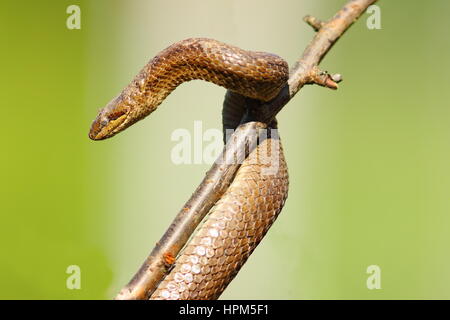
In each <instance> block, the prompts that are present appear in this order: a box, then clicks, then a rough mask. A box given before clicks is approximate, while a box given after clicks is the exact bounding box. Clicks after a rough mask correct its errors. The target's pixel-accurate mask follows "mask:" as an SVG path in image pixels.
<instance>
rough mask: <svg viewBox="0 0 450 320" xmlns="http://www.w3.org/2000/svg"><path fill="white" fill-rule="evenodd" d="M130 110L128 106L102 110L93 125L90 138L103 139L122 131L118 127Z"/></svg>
mask: <svg viewBox="0 0 450 320" xmlns="http://www.w3.org/2000/svg"><path fill="white" fill-rule="evenodd" d="M128 111H129V109H128V108H117V109H112V110H109V109H106V108H105V109H103V110H101V111H100V112H99V114H98V116H97V118H95V120H94V122H93V123H92V125H91V129H90V131H89V138H91V139H92V140H103V139H106V138H109V137H112V136H113V135H115V134H116V133H118V132H119V131H120V130H118V129H119V128H120V126H121V125H123V124H124V122H125V120H126V118H127V115H128Z"/></svg>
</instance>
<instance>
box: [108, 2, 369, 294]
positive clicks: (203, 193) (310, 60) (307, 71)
mask: <svg viewBox="0 0 450 320" xmlns="http://www.w3.org/2000/svg"><path fill="white" fill-rule="evenodd" d="M376 1H377V0H351V1H348V2H347V4H345V6H344V7H343V8H342V9H341V10H339V11H338V12H337V13H336V14H335V15H334V17H333V18H331V19H330V20H329V21H327V22H323V21H320V20H318V19H316V18H314V17H312V16H306V17H305V18H304V20H305V22H307V23H308V24H309V25H310V26H312V27H313V29H314V30H316V31H317V33H316V35H315V37H314V38H313V39H312V41H311V42H310V43H309V45H308V46H307V47H306V49H305V51H304V52H303V54H302V56H301V57H300V59H299V60H298V61H297V62H296V63H295V65H294V66H293V68H292V69H291V71H290V77H289V80H288V82H287V84H286V86H285V87H284V88H283V89H282V90H281V91H280V93H279V94H278V96H277V97H276V98H275V99H273V100H272V101H270V102H267V103H262V102H259V101H252V103H251V106H250V105H249V108H248V112H247V114H246V116H245V117H244V119H243V121H242V122H243V124H242V125H240V126H239V127H238V128H237V130H236V131H235V132H234V133H233V135H232V136H231V139H229V141H228V142H227V144H226V146H225V148H224V150H223V152H222V154H221V155H220V156H219V159H218V161H216V163H214V165H213V166H212V167H211V169H210V170H209V171H208V173H207V174H206V176H205V178H204V179H203V181H202V182H201V184H200V185H199V187H198V188H197V189H196V191H195V192H194V194H193V195H192V196H191V198H190V199H189V200H188V202H187V203H186V204H185V206H184V207H183V209H181V211H180V212H179V213H178V214H177V216H176V217H175V219H174V221H173V222H172V224H171V225H170V226H169V228H168V230H167V231H166V232H165V234H164V235H163V237H162V238H161V240H160V241H159V242H158V243H156V246H155V248H154V249H153V250H152V252H151V253H150V255H149V256H148V258H147V259H146V261H145V262H144V263H143V265H142V266H141V268H140V269H139V271H138V272H137V273H136V275H135V276H134V277H133V279H132V280H131V281H130V283H128V285H126V286H125V287H124V288H123V289H122V290H121V291H120V293H119V294H118V295H117V297H116V299H127V300H128V299H147V298H148V297H149V296H150V295H151V294H152V293H153V291H154V290H155V289H156V287H157V286H158V283H159V282H160V281H161V280H162V279H163V278H164V276H165V275H166V274H167V273H168V271H169V270H170V269H171V266H172V264H173V262H174V260H175V257H176V256H177V255H178V253H179V252H180V251H181V249H182V248H183V246H184V245H185V244H186V242H187V241H188V240H189V237H190V236H191V234H192V233H193V232H194V230H195V228H196V227H197V226H198V224H199V223H200V222H201V221H202V219H203V218H204V217H205V215H206V214H207V213H208V212H209V210H210V209H211V208H212V207H213V205H214V203H215V202H216V201H217V200H218V199H219V198H220V197H221V196H222V195H223V193H224V192H225V190H226V189H227V188H228V187H229V185H230V184H231V182H232V181H233V178H234V176H235V174H236V172H237V170H238V169H239V166H240V165H239V163H240V162H236V161H235V159H236V158H237V159H242V158H243V157H245V155H246V154H248V153H249V152H251V151H252V148H254V147H255V145H252V144H249V141H251V140H252V138H251V135H254V133H255V132H257V130H259V129H265V128H267V124H269V123H271V122H272V121H273V120H274V119H275V116H276V115H277V114H278V112H280V111H281V109H282V108H283V107H284V106H285V105H286V104H287V103H288V102H289V101H290V100H291V99H292V98H293V97H294V96H295V95H296V94H297V92H298V91H299V90H300V89H301V88H302V87H303V86H304V85H306V84H318V85H320V86H324V87H327V88H330V89H337V88H338V85H337V83H338V82H339V81H341V80H342V77H341V76H340V75H339V74H334V75H330V74H328V73H326V72H323V71H321V70H320V69H319V67H318V65H319V63H320V62H321V61H322V59H323V58H324V57H325V55H326V54H327V53H328V51H329V50H330V49H331V48H332V46H333V45H334V43H335V42H336V41H337V40H338V39H339V38H340V37H341V36H342V35H343V34H344V33H345V31H346V30H347V29H348V28H349V27H350V26H351V25H352V24H353V23H354V22H355V21H356V20H357V19H358V18H359V17H360V16H361V14H362V13H363V12H364V11H365V10H366V9H367V7H369V6H370V5H371V4H373V3H375V2H376Z"/></svg>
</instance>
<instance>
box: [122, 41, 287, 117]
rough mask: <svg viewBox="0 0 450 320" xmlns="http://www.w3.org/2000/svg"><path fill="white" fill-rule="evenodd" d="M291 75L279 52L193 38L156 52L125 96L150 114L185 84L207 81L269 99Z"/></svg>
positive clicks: (244, 93)
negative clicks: (253, 49) (143, 107)
mask: <svg viewBox="0 0 450 320" xmlns="http://www.w3.org/2000/svg"><path fill="white" fill-rule="evenodd" d="M287 76H288V65H287V63H286V62H285V61H284V60H283V59H282V58H280V57H278V56H277V55H274V54H269V53H263V52H250V51H245V50H242V49H240V48H238V47H234V46H230V45H228V44H225V43H222V42H219V41H216V40H212V39H206V38H192V39H186V40H183V41H180V42H178V43H175V44H173V45H171V46H170V47H168V48H167V49H165V50H163V51H161V52H160V53H159V54H158V55H156V56H155V58H153V59H152V60H151V61H150V62H149V63H148V64H147V65H146V66H145V67H144V68H143V69H142V70H141V72H140V73H139V74H138V75H137V76H136V78H135V80H134V81H133V82H132V83H131V84H130V87H129V88H127V89H126V90H125V91H124V92H123V94H122V95H124V96H125V97H124V98H127V96H129V97H130V98H131V100H132V101H130V102H134V103H133V104H134V105H139V106H143V105H144V106H145V111H146V113H147V114H150V113H151V112H152V111H154V110H155V109H156V108H157V107H158V106H159V105H160V104H161V103H162V101H163V100H164V99H165V98H166V97H167V96H168V95H169V94H170V93H171V92H172V91H173V90H174V89H175V88H176V87H177V86H179V85H180V84H181V83H183V82H187V81H191V80H205V81H208V82H212V83H214V84H216V85H219V86H222V87H225V88H227V89H229V90H231V91H233V92H237V93H239V94H242V95H243V96H246V97H249V98H253V99H258V100H262V101H268V100H270V99H272V98H273V97H274V96H276V94H277V93H278V92H279V91H280V88H281V86H282V85H283V84H284V83H285V82H286V80H287ZM143 102H145V103H143Z"/></svg>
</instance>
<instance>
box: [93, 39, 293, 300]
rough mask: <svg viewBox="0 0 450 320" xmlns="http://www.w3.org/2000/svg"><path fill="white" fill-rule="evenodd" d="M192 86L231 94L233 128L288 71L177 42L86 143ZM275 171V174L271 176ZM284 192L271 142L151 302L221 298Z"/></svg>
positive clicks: (249, 160)
mask: <svg viewBox="0 0 450 320" xmlns="http://www.w3.org/2000/svg"><path fill="white" fill-rule="evenodd" d="M195 79H201V80H206V81H210V82H213V83H215V84H217V85H220V86H223V87H225V88H227V89H228V90H229V91H228V94H227V95H226V99H225V102H224V109H223V124H224V128H236V127H237V126H238V125H239V124H240V122H241V118H242V116H243V114H244V112H245V107H244V106H243V103H244V100H245V99H246V98H245V97H248V98H251V99H257V100H261V101H269V100H271V99H273V98H274V97H275V96H276V95H277V94H278V93H279V91H280V90H281V88H282V87H283V86H284V85H285V83H286V81H287V79H288V65H287V63H286V62H285V61H284V60H283V59H282V58H280V57H278V56H276V55H273V54H269V53H262V52H250V51H245V50H242V49H239V48H237V47H234V46H230V45H227V44H224V43H222V42H219V41H216V40H212V39H187V40H183V41H180V42H178V43H175V44H174V45H172V46H170V47H168V48H167V49H165V50H163V51H162V52H160V53H159V54H158V55H157V56H156V57H155V58H153V59H152V60H151V61H150V62H149V63H148V64H147V65H146V66H145V67H144V68H143V69H142V70H141V72H140V73H139V74H138V75H137V76H136V77H135V79H134V80H133V81H132V82H131V83H130V84H129V85H128V86H127V87H126V88H125V89H124V90H123V91H122V93H121V94H120V95H119V96H118V97H116V98H115V99H113V100H112V101H111V102H110V103H109V104H108V105H107V106H106V107H105V108H103V109H102V110H101V111H100V112H99V114H98V116H97V118H96V119H95V120H94V122H93V124H92V127H91V130H90V132H89V137H90V138H91V139H93V140H101V139H105V138H109V137H111V136H113V135H115V134H117V133H118V132H121V131H123V130H124V129H125V128H127V127H128V126H130V125H132V124H133V123H135V122H136V121H139V120H140V119H142V118H144V117H146V116H147V115H149V114H150V113H151V112H152V111H154V110H155V109H156V107H157V106H158V105H159V104H160V103H161V102H162V101H163V100H164V98H165V97H166V96H167V95H168V94H170V92H171V91H173V90H174V89H175V88H176V87H177V86H178V85H179V84H181V83H183V82H186V81H189V80H195ZM275 125H276V124H275V123H272V124H270V126H271V127H275ZM275 161H276V165H275V166H274V162H275ZM271 167H275V168H276V170H267V169H269V168H271ZM287 193H288V173H287V166H286V163H285V160H284V155H283V151H282V147H281V143H280V141H279V139H278V138H277V137H275V136H269V137H268V138H267V139H263V140H262V141H260V142H259V144H258V146H257V147H256V148H255V149H254V150H253V151H251V152H250V154H249V155H248V157H246V158H245V160H244V161H243V162H242V164H241V166H240V168H239V169H238V171H237V173H236V176H235V178H234V180H233V181H232V183H231V185H230V186H229V188H228V189H227V190H226V192H225V193H224V194H223V195H222V197H221V198H220V199H219V201H218V202H217V203H216V204H215V205H214V207H213V208H212V209H211V210H210V212H209V214H208V216H207V217H206V218H205V219H204V221H203V224H202V225H200V226H199V227H198V228H197V230H196V232H195V234H194V235H193V236H192V237H191V239H190V240H189V242H188V243H187V244H186V245H185V247H184V249H183V250H182V251H181V252H180V254H179V255H178V256H177V257H176V261H175V264H174V267H173V268H172V269H171V270H170V272H169V273H168V274H167V275H166V277H165V278H164V279H163V281H162V282H161V283H160V284H159V285H158V287H157V288H156V290H155V291H154V292H153V294H152V295H151V297H150V298H151V299H217V298H218V297H219V296H220V294H221V293H222V292H223V290H224V289H225V288H226V286H227V285H228V284H229V283H230V281H231V280H232V279H233V278H234V276H235V275H236V274H237V272H238V271H239V269H240V268H241V266H242V265H243V264H244V263H245V261H246V260H247V258H248V256H249V255H250V254H251V253H252V251H253V250H254V249H255V248H256V246H257V245H258V244H259V242H260V241H261V239H262V238H263V237H264V235H265V234H266V232H267V230H268V229H269V228H270V226H271V225H272V223H273V221H274V220H275V219H276V217H277V216H278V214H279V213H280V211H281V209H282V207H283V205H284V202H285V200H286V198H287Z"/></svg>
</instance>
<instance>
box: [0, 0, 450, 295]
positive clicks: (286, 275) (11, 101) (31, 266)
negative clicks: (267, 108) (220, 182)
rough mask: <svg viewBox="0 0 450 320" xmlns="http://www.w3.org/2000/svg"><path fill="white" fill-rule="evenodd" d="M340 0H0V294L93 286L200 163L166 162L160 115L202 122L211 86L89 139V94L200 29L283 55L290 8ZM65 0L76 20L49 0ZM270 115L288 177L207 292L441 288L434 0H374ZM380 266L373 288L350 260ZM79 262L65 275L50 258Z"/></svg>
mask: <svg viewBox="0 0 450 320" xmlns="http://www.w3.org/2000/svg"><path fill="white" fill-rule="evenodd" d="M344 2H345V1H344V0H342V1H341V0H339V1H325V0H321V1H313V0H301V1H300V0H278V1H260V0H247V1H240V0H232V1H231V0H227V1H219V0H214V1H206V0H191V1H170V0H169V1H168V0H164V1H163V0H158V1H153V0H152V1H144V0H131V1H130V0H128V1H126V0H120V1H119V0H96V1H75V0H73V1H65V0H64V1H63V0H60V1H48V0H41V1H12V0H6V1H2V2H1V5H0V35H1V40H2V41H1V42H2V44H1V45H2V50H1V52H0V57H1V59H0V61H1V64H2V68H1V71H2V72H1V73H2V75H1V77H0V82H1V90H0V94H1V99H0V105H1V110H2V114H3V115H4V116H5V117H4V119H3V123H2V126H1V127H0V130H1V137H2V138H1V140H2V156H1V157H0V168H1V169H0V172H1V184H0V197H1V198H0V212H1V223H0V226H1V227H0V242H1V247H0V248H1V256H0V287H1V288H2V290H0V298H3V299H13V298H22V299H110V298H112V297H113V296H114V295H115V294H116V293H117V292H118V290H119V289H120V287H121V286H123V285H124V284H125V283H126V282H128V280H129V279H130V278H131V276H132V275H133V274H134V272H135V271H136V270H137V268H138V267H139V266H140V264H141V263H142V261H143V260H144V258H145V257H146V255H147V254H148V252H149V251H150V250H151V248H152V246H153V244H154V243H155V242H156V241H157V240H158V239H159V237H160V236H161V235H162V233H163V231H165V229H166V228H167V226H168V224H169V223H170V221H171V220H172V219H173V217H174V215H175V214H176V213H177V212H178V210H179V209H180V208H181V206H182V205H183V203H184V202H185V201H186V200H187V199H188V197H189V196H190V194H191V193H192V191H193V190H194V188H195V187H196V186H197V184H198V183H199V182H200V181H201V179H202V177H203V175H204V172H205V171H206V170H207V169H208V168H209V164H201V165H199V164H192V165H175V164H173V163H172V162H171V159H170V152H171V149H172V148H173V146H174V145H175V144H176V143H175V142H173V141H171V139H170V135H171V133H172V132H173V131H174V130H175V129H178V128H186V129H188V130H190V131H191V132H192V130H193V124H194V121H195V120H202V121H203V129H204V130H206V129H209V128H220V111H221V103H222V99H223V95H224V92H225V91H224V89H222V88H219V87H216V86H214V85H212V84H209V83H204V82H200V81H196V82H192V83H189V84H186V85H183V86H181V87H180V88H178V89H177V90H176V91H175V92H174V93H173V94H172V95H170V96H169V97H168V99H167V100H166V101H165V102H164V104H163V106H161V108H160V109H159V111H158V112H156V113H154V114H153V115H152V116H151V117H149V118H148V119H146V120H145V121H142V122H140V123H138V124H136V125H135V126H133V127H132V128H130V129H129V130H127V132H124V133H122V134H120V135H118V136H116V137H114V138H113V139H111V140H107V141H102V142H93V141H90V140H89V139H88V137H87V132H88V129H89V126H90V123H91V121H92V120H93V118H94V117H95V115H96V112H97V110H98V109H99V108H100V107H102V106H104V105H105V104H106V103H107V102H108V101H109V100H110V99H111V98H113V97H114V96H115V95H116V94H117V93H118V92H119V91H120V90H121V89H122V88H123V87H124V86H125V85H126V84H127V83H128V82H129V81H130V80H131V79H132V77H133V76H134V75H135V74H136V73H137V72H138V71H139V70H140V68H141V67H142V66H143V65H144V64H145V63H146V62H147V61H148V60H149V59H150V58H151V57H153V56H154V55H155V54H156V53H157V52H158V51H160V50H162V49H163V48H165V47H167V46H168V45H170V44H171V43H173V42H176V41H178V40H181V39H184V38H188V37H198V36H202V37H211V38H216V39H218V40H221V41H224V42H228V43H231V44H234V45H238V46H241V47H243V48H245V49H251V50H260V51H269V52H274V53H277V54H279V55H281V56H282V57H284V58H285V59H286V60H287V61H288V62H289V63H290V64H292V63H293V62H294V61H295V60H296V58H297V57H299V55H300V54H301V52H302V50H303V49H304V47H305V46H306V44H307V43H308V41H309V40H310V39H311V37H312V36H313V31H312V30H311V28H309V27H308V26H306V25H305V24H304V23H303V22H302V20H301V19H302V17H303V16H304V15H305V14H314V15H316V16H318V17H320V18H324V19H325V18H329V17H330V16H331V15H333V14H334V13H335V12H336V11H337V10H338V8H340V7H341V6H342V5H343V3H344ZM71 4H76V5H79V6H80V8H81V29H80V30H69V29H67V28H66V19H67V17H68V16H69V15H68V14H67V13H66V8H67V7H68V6H69V5H71ZM378 5H379V6H380V8H381V19H382V20H381V23H382V24H381V25H382V29H381V30H369V29H368V28H367V27H366V20H367V18H368V17H369V15H367V14H366V15H364V16H363V17H362V18H361V19H360V20H359V21H358V22H357V23H356V24H355V25H354V26H353V27H352V28H351V29H350V30H349V31H348V32H347V33H346V34H345V36H344V37H343V38H342V39H341V40H339V42H338V43H337V44H336V45H335V46H334V48H333V49H332V51H331V52H330V54H329V55H328V56H327V57H326V59H325V60H324V61H323V63H322V68H323V69H325V70H328V71H330V72H339V73H342V74H343V76H344V82H343V83H342V84H341V86H340V89H339V90H338V91H331V90H327V89H324V88H320V87H313V86H309V87H305V88H304V89H303V90H302V91H301V92H300V93H299V94H298V95H297V96H296V97H295V99H294V100H293V101H292V102H291V103H289V105H288V106H287V107H286V108H285V109H284V110H283V111H282V112H281V114H280V116H279V122H280V134H281V136H282V138H283V141H284V146H285V150H286V155H287V160H288V164H289V169H290V194H289V198H288V201H287V203H286V206H285V208H284V210H283V212H282V214H281V215H280V217H279V219H278V220H277V222H276V223H275V224H274V226H273V228H272V229H271V230H270V232H269V234H268V236H267V237H266V238H265V239H264V241H263V242H262V244H261V245H260V246H259V247H258V249H257V250H256V251H255V253H254V254H253V255H252V256H251V258H250V259H249V261H248V262H247V264H246V265H245V266H244V267H243V269H242V270H241V272H240V273H239V275H238V276H237V277H236V279H235V280H234V281H233V282H232V284H231V285H230V286H229V287H228V289H227V290H226V292H225V293H224V294H223V295H222V298H224V299H246V298H250V299H252V298H254V299H398V298H402V299H422V298H424V299H448V298H450V290H449V289H448V287H449V286H450V251H449V250H448V245H449V243H450V233H449V226H450V215H449V213H450V212H449V211H450V210H449V209H450V201H449V190H450V170H449V163H450V148H449V146H450V126H449V123H450V108H449V103H448V101H449V100H450V90H449V89H448V87H447V85H448V84H449V80H448V75H447V71H448V70H449V69H450V68H449V67H450V62H449V60H450V59H448V58H449V55H450V41H449V31H450V22H449V20H448V17H447V16H448V12H449V10H450V2H449V1H446V0H432V1H428V2H419V1H407V0H402V1H379V3H378ZM373 264H375V265H378V266H380V268H381V272H382V273H381V286H382V289H380V290H368V289H367V287H366V279H367V277H368V274H366V268H367V267H368V266H369V265H373ZM69 265H78V266H80V268H81V290H68V289H67V288H66V279H67V277H68V274H66V268H67V267H68V266H69Z"/></svg>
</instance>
